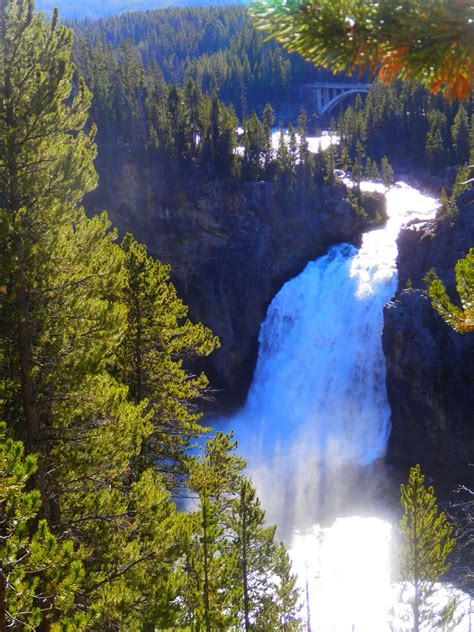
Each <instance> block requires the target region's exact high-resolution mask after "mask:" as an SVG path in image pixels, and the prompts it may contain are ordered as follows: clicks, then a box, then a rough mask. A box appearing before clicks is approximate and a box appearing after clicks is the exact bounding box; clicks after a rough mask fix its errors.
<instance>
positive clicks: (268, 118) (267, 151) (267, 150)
mask: <svg viewBox="0 0 474 632" xmlns="http://www.w3.org/2000/svg"><path fill="white" fill-rule="evenodd" d="M274 122H275V113H274V111H273V108H272V106H271V105H270V104H269V103H267V104H266V106H265V108H264V110H263V115H262V124H263V130H264V139H265V140H264V145H263V162H264V166H265V175H266V177H267V178H268V179H269V180H271V177H272V174H271V166H272V164H273V143H272V135H273V124H274Z"/></svg>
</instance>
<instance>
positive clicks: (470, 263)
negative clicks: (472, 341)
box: [429, 248, 474, 334]
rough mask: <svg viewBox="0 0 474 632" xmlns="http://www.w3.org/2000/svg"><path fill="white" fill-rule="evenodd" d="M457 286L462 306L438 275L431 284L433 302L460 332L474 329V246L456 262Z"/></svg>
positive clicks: (430, 291)
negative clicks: (448, 291)
mask: <svg viewBox="0 0 474 632" xmlns="http://www.w3.org/2000/svg"><path fill="white" fill-rule="evenodd" d="M455 270H456V287H457V291H458V294H459V298H460V301H461V306H460V307H459V306H458V305H455V304H454V303H453V302H452V301H451V299H450V298H449V296H448V293H447V291H446V288H445V286H444V284H443V282H442V281H441V279H439V278H438V277H436V278H435V279H434V280H433V281H432V282H431V284H430V286H429V295H430V298H431V303H432V305H433V307H434V308H435V310H436V311H437V312H438V314H439V315H440V316H441V318H443V320H445V321H446V322H447V323H448V325H450V326H451V327H452V328H453V329H454V330H455V331H457V332H458V333H460V334H464V333H467V332H469V331H473V330H474V248H471V250H470V251H469V252H468V253H467V255H466V256H465V257H464V259H459V261H458V262H457V264H456V268H455Z"/></svg>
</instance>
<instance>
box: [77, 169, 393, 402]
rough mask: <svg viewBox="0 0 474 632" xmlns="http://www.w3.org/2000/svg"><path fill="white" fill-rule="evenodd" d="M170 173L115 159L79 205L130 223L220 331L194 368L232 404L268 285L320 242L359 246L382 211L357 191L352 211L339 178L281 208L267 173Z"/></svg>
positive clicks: (248, 367) (291, 272)
mask: <svg viewBox="0 0 474 632" xmlns="http://www.w3.org/2000/svg"><path fill="white" fill-rule="evenodd" d="M176 175H177V176H178V177H173V178H172V179H171V178H170V179H166V178H164V177H163V175H162V174H160V171H159V168H158V166H157V165H153V164H149V163H148V164H147V165H143V166H139V164H138V163H137V161H123V162H122V163H121V165H120V166H119V167H118V168H116V169H113V170H111V169H108V170H105V169H104V170H103V171H102V172H101V173H100V187H99V189H98V190H97V191H96V192H95V193H94V194H93V195H92V196H90V197H89V198H88V200H87V207H88V210H89V212H96V211H99V210H101V209H102V208H107V209H108V211H109V214H110V217H111V220H112V222H113V223H114V225H116V226H117V227H118V229H119V231H120V232H121V233H122V234H123V233H124V232H126V231H132V232H133V233H134V235H135V236H136V238H137V239H138V240H140V241H143V242H144V243H146V245H147V247H148V250H149V252H150V253H151V254H153V255H155V256H156V257H157V258H159V259H160V260H161V261H163V262H165V263H168V264H170V265H171V276H172V279H173V282H174V283H175V284H176V286H177V288H178V290H179V292H180V295H181V296H182V298H183V299H184V301H185V302H186V303H187V304H188V305H189V306H190V316H191V318H192V319H193V320H196V321H201V322H203V323H204V324H205V325H207V326H208V327H210V328H211V329H212V330H213V332H214V333H215V334H217V335H218V336H219V338H220V340H221V348H220V349H219V350H218V351H216V352H214V353H213V354H212V355H211V357H210V358H209V359H207V360H206V361H205V365H204V366H203V367H202V368H204V369H205V371H206V373H207V374H208V376H209V378H210V381H211V387H212V388H213V389H215V390H216V391H217V392H216V393H215V396H216V400H217V403H218V405H219V408H221V407H222V406H226V407H227V406H231V407H232V406H235V405H238V404H240V403H242V401H243V398H244V397H245V395H246V393H247V390H248V386H249V384H250V381H251V378H252V372H253V368H254V366H255V361H256V357H257V339H258V333H259V329H260V325H261V323H262V321H263V320H264V317H265V313H266V309H267V307H268V305H269V303H270V301H271V299H272V298H273V297H274V295H275V294H276V292H277V291H278V290H279V289H280V287H281V286H282V285H283V283H284V282H285V281H287V280H288V279H290V278H292V277H294V276H295V275H296V274H298V273H299V272H300V271H301V270H302V269H303V268H304V266H305V265H306V264H307V262H308V261H311V260H313V259H315V258H317V257H319V256H321V255H323V254H324V253H325V252H326V251H327V249H328V248H329V246H331V245H333V244H337V243H340V242H349V243H352V244H355V245H359V244H360V240H361V235H362V233H363V232H364V230H367V228H368V226H369V225H371V224H372V223H373V222H380V220H381V219H382V218H383V216H384V214H385V206H384V200H383V198H382V197H381V196H377V195H374V194H372V195H369V194H367V195H366V196H364V207H365V210H366V212H367V216H361V215H360V214H357V212H356V211H355V210H354V208H353V207H352V206H351V204H349V202H347V201H346V200H345V188H344V187H343V186H342V185H340V186H336V187H335V188H334V190H333V191H332V192H331V191H330V190H329V189H323V190H322V191H321V192H320V194H319V195H318V197H316V198H314V199H312V200H310V201H309V202H306V203H304V204H301V205H299V204H295V205H293V206H291V208H289V207H288V205H285V204H284V201H283V200H282V199H281V196H279V195H278V194H277V193H276V191H275V188H274V186H273V185H272V184H271V183H268V182H252V183H245V182H233V181H230V180H217V179H215V178H214V177H212V176H211V175H205V174H203V170H201V171H199V172H196V171H190V172H188V173H180V174H179V175H178V174H175V176H176ZM199 368H201V367H199Z"/></svg>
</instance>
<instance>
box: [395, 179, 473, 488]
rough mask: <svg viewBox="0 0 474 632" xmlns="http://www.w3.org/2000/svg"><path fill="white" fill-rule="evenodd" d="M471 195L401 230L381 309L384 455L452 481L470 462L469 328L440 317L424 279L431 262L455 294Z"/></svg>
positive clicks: (469, 231) (469, 229) (469, 226)
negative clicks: (452, 210)
mask: <svg viewBox="0 0 474 632" xmlns="http://www.w3.org/2000/svg"><path fill="white" fill-rule="evenodd" d="M473 193H474V192H473V191H472V190H471V191H470V192H466V193H465V194H464V196H463V197H462V198H461V199H460V200H459V205H460V209H461V210H460V214H459V216H458V217H457V218H456V220H455V221H453V222H452V223H450V222H448V221H437V220H434V221H432V222H429V223H425V224H419V225H414V226H412V227H411V228H407V229H403V230H402V231H401V233H400V236H399V239H398V248H399V255H398V269H399V289H398V292H397V295H396V297H395V299H394V300H393V301H392V302H391V303H389V304H388V305H387V306H386V308H385V314H384V317H385V324H384V333H383V347H384V353H385V357H386V364H387V388H388V396H389V400H390V405H391V408H392V433H391V437H390V442H389V448H388V458H389V460H390V461H391V462H393V463H396V464H399V465H402V466H404V467H406V466H409V465H413V464H414V463H420V464H421V465H422V466H424V467H425V468H427V469H428V471H431V472H432V473H437V472H444V473H447V472H449V475H450V476H451V478H452V480H454V479H456V478H459V479H462V478H463V477H464V476H466V475H467V474H466V470H465V468H464V466H465V464H466V463H468V462H469V461H471V462H474V423H473V422H474V333H470V334H464V335H460V334H456V333H455V332H453V331H452V330H451V329H450V328H449V327H448V325H446V324H445V323H444V321H443V320H442V319H441V318H440V317H439V316H438V315H437V313H436V312H435V311H434V310H433V309H432V307H431V304H430V301H429V299H428V298H427V296H426V294H425V288H426V284H425V283H424V281H423V277H424V275H425V274H426V272H428V271H429V270H430V269H432V268H434V270H436V272H437V274H438V275H439V276H440V278H441V279H442V280H443V281H444V283H445V284H446V286H447V287H448V289H449V292H450V295H451V296H452V297H455V296H456V289H455V278H454V266H455V264H456V261H457V260H458V259H459V258H461V257H464V256H465V255H466V253H467V251H468V250H469V248H470V247H472V246H473V245H474V195H473ZM407 287H408V288H410V289H404V288H407ZM471 469H472V468H471Z"/></svg>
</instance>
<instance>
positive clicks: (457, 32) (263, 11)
mask: <svg viewBox="0 0 474 632" xmlns="http://www.w3.org/2000/svg"><path fill="white" fill-rule="evenodd" d="M252 12H253V14H254V16H255V18H256V22H257V27H258V28H259V29H261V30H265V31H268V32H269V33H270V36H271V37H274V38H276V39H277V40H278V41H279V42H281V43H282V44H283V46H284V47H285V48H286V49H287V50H288V51H290V52H298V53H300V54H301V55H303V57H304V58H305V59H308V60H310V61H312V62H313V63H314V64H316V65H317V66H322V67H324V68H329V69H330V70H332V71H333V72H345V73H347V74H352V73H354V71H355V70H357V71H358V73H359V76H362V75H364V74H365V73H368V74H369V76H374V75H375V74H377V76H378V77H379V78H380V79H382V80H383V81H388V80H391V79H394V78H397V77H399V78H401V79H418V80H419V81H422V82H423V83H424V85H425V86H427V87H428V89H430V90H431V91H432V92H433V93H436V92H440V91H443V92H444V93H445V94H446V95H447V96H448V97H449V98H451V99H453V98H468V97H469V96H470V92H471V90H472V87H473V75H472V39H473V23H472V15H473V9H472V7H471V6H470V5H469V4H466V3H461V4H449V3H445V2H442V3H433V2H431V1H430V0H408V1H407V2H406V3H405V4H404V5H403V10H400V11H394V10H393V3H392V1H391V0H381V1H380V2H359V1H358V0H349V1H347V0H345V1H343V0H318V2H316V3H315V4H314V5H313V4H312V3H311V2H302V3H300V4H298V5H297V6H294V5H293V4H288V3H286V2H283V1H281V0H279V1H278V2H275V3H271V4H266V3H261V4H255V5H253V7H252Z"/></svg>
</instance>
